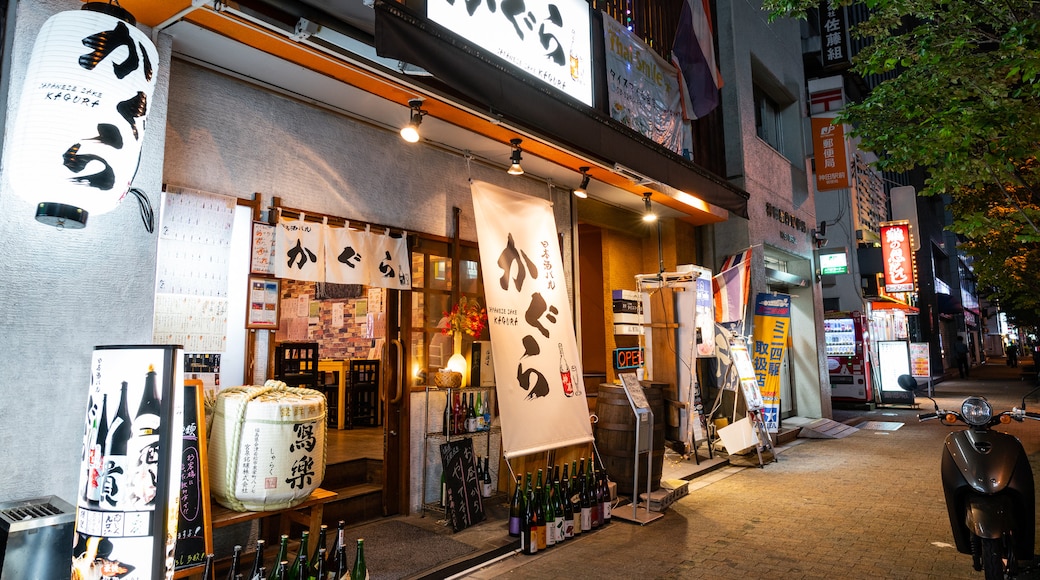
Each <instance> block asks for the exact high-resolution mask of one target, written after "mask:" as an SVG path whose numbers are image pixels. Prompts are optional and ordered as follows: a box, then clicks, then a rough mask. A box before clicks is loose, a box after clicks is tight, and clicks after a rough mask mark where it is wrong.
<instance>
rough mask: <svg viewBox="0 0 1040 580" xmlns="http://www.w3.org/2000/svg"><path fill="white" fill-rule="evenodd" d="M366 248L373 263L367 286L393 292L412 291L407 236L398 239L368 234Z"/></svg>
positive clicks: (410, 260)
mask: <svg viewBox="0 0 1040 580" xmlns="http://www.w3.org/2000/svg"><path fill="white" fill-rule="evenodd" d="M368 247H369V248H370V253H371V255H372V261H373V262H372V268H373V269H372V270H371V272H370V273H371V275H372V276H371V281H370V282H369V284H368V285H369V286H372V287H374V288H390V289H393V290H411V289H412V258H411V255H410V254H409V253H408V235H407V234H404V235H402V236H401V237H400V238H394V237H391V236H390V235H389V234H388V235H379V234H369V238H368Z"/></svg>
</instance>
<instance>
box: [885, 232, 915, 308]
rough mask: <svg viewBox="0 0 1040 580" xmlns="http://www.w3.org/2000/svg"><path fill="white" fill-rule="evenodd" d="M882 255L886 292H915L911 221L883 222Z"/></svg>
mask: <svg viewBox="0 0 1040 580" xmlns="http://www.w3.org/2000/svg"><path fill="white" fill-rule="evenodd" d="M881 257H882V261H883V262H884V266H885V292H888V293H890V294H891V293H893V292H914V291H915V287H914V253H913V250H912V249H911V242H910V224H909V222H906V221H899V222H886V223H883V224H881Z"/></svg>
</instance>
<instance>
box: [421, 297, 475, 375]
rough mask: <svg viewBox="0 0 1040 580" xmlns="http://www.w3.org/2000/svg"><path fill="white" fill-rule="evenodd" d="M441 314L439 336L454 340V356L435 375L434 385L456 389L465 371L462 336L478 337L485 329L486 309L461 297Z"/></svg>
mask: <svg viewBox="0 0 1040 580" xmlns="http://www.w3.org/2000/svg"><path fill="white" fill-rule="evenodd" d="M443 314H444V319H443V320H442V321H441V334H444V335H446V336H451V337H452V338H453V339H454V345H453V346H454V349H453V352H454V354H453V355H452V356H451V358H450V359H449V360H448V368H447V369H442V370H441V371H440V372H438V373H436V375H435V376H434V379H435V380H434V384H436V385H437V386H438V387H453V388H457V387H459V386H460V385H461V384H462V373H463V372H464V371H465V370H466V357H465V356H463V354H462V336H463V335H464V334H468V335H469V336H471V337H473V338H477V337H479V336H480V334H481V333H482V332H483V331H484V329H485V328H487V309H485V308H482V307H481V306H480V303H479V302H477V301H476V300H473V299H470V298H466V297H465V296H463V297H462V298H459V301H458V303H457V304H455V305H454V306H452V307H451V311H449V312H444V313H443Z"/></svg>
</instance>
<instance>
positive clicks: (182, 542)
mask: <svg viewBox="0 0 1040 580" xmlns="http://www.w3.org/2000/svg"><path fill="white" fill-rule="evenodd" d="M184 383H185V384H184V433H183V438H182V440H183V442H184V443H183V448H182V451H181V486H180V502H179V506H178V513H177V519H178V524H177V547H176V549H175V551H174V565H175V568H174V569H175V570H176V571H177V572H178V574H177V575H176V577H178V578H180V577H182V574H181V572H182V571H186V570H190V569H192V568H195V567H198V566H202V565H203V564H205V561H206V554H212V553H213V539H212V538H211V535H210V530H211V529H212V527H211V520H210V514H209V506H210V504H209V482H208V479H207V477H206V470H205V462H206V457H207V455H206V437H205V433H206V413H205V411H204V409H205V406H204V402H203V387H202V381H195V380H185V381H184ZM200 409H202V410H203V411H201V412H200Z"/></svg>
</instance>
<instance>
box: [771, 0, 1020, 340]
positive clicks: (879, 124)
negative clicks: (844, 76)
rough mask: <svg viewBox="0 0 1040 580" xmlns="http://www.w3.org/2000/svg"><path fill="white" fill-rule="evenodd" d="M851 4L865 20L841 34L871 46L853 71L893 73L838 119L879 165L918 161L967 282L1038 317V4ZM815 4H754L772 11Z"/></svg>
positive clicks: (792, 11) (982, 0) (789, 12)
mask: <svg viewBox="0 0 1040 580" xmlns="http://www.w3.org/2000/svg"><path fill="white" fill-rule="evenodd" d="M851 3H853V2H851V1H850V0H839V1H838V2H833V3H832V6H837V5H840V4H851ZM863 4H865V5H866V6H867V8H869V10H870V17H869V19H868V20H867V21H865V22H863V23H861V24H859V25H858V26H856V27H855V28H854V29H853V30H852V33H853V34H855V35H857V36H859V37H861V38H864V39H869V40H870V41H871V43H870V44H869V45H868V46H867V47H866V48H864V49H863V50H862V51H861V52H860V53H859V54H858V55H857V56H856V57H855V59H854V61H853V70H854V72H856V73H858V74H860V75H863V76H864V77H865V76H867V75H872V74H883V73H892V72H895V73H896V74H895V76H894V77H893V78H890V79H889V80H887V81H885V82H883V83H881V84H880V85H879V86H877V87H876V88H875V89H874V90H873V91H872V92H871V93H870V94H869V95H868V96H866V97H865V98H864V99H863V100H862V101H861V102H859V103H853V104H850V105H849V106H847V107H846V109H845V111H844V112H843V113H842V115H841V117H840V120H841V121H843V122H845V123H848V124H849V125H851V127H852V133H853V135H855V136H858V137H859V138H860V139H861V146H862V147H863V148H864V149H867V150H870V151H873V152H874V153H876V154H877V155H878V157H879V161H878V164H877V165H878V168H879V169H882V170H891V171H897V172H898V171H904V170H909V169H912V168H914V167H919V168H922V169H924V170H926V171H927V173H928V176H929V177H928V179H927V181H926V184H925V188H924V189H923V190H922V191H921V192H920V194H922V195H937V194H948V195H949V196H950V199H951V200H952V202H951V209H952V211H953V216H954V220H953V224H952V226H951V229H952V230H953V231H954V232H956V233H958V234H960V235H961V236H962V238H963V239H964V240H966V242H965V243H964V244H963V249H964V250H965V252H966V253H968V254H969V255H970V256H971V257H972V258H973V260H974V267H975V269H976V274H977V276H978V282H979V286H980V287H981V288H992V289H993V290H992V291H993V292H994V293H995V296H999V297H1000V299H1001V306H1002V307H1004V308H1008V309H1013V310H1014V312H1015V313H1016V315H1017V316H1019V317H1021V319H1023V320H1024V319H1036V318H1038V317H1040V298H1038V297H1037V294H1038V291H1040V288H1038V287H1037V284H1036V272H1040V229H1038V226H1040V166H1038V163H1037V159H1036V157H1037V154H1038V151H1040V1H1033V0H1001V1H1000V2H995V1H988V0H865V2H863ZM819 6H820V4H819V2H818V1H815V0H764V2H763V7H764V9H765V10H767V11H768V12H770V16H771V18H774V19H775V18H778V17H782V16H792V17H805V15H806V12H807V10H809V9H813V8H818V7H819ZM1009 311H1010V310H1009Z"/></svg>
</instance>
